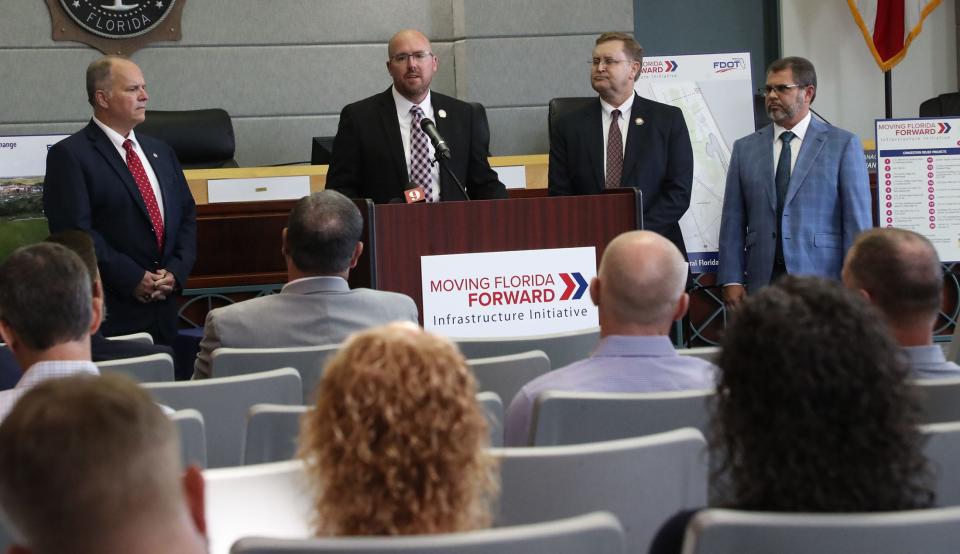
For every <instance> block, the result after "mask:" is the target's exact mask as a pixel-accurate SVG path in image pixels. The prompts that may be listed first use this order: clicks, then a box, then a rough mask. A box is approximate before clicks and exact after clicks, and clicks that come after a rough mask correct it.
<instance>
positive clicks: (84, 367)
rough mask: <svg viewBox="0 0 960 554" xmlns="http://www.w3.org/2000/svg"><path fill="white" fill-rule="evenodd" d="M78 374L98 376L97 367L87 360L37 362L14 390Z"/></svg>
mask: <svg viewBox="0 0 960 554" xmlns="http://www.w3.org/2000/svg"><path fill="white" fill-rule="evenodd" d="M79 374H89V375H100V370H99V369H97V366H96V365H95V364H94V363H93V362H91V361H88V360H56V361H46V362H37V363H35V364H33V365H32V366H30V369H29V370H27V371H26V372H25V373H24V374H23V377H21V378H20V380H19V381H17V386H16V387H15V388H18V389H22V388H26V387H32V386H34V385H37V384H38V383H42V382H43V381H47V380H49V379H57V378H60V377H70V376H73V375H79Z"/></svg>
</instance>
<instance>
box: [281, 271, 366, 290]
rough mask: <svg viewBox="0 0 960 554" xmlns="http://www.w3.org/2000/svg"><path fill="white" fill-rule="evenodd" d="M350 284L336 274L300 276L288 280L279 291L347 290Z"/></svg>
mask: <svg viewBox="0 0 960 554" xmlns="http://www.w3.org/2000/svg"><path fill="white" fill-rule="evenodd" d="M349 291H350V285H349V284H348V283H347V280H346V279H344V278H343V277H338V276H336V275H317V276H314V277H301V278H300V279H295V280H293V281H290V282H289V283H287V284H286V285H283V288H282V289H280V292H281V293H286V294H310V293H314V292H349Z"/></svg>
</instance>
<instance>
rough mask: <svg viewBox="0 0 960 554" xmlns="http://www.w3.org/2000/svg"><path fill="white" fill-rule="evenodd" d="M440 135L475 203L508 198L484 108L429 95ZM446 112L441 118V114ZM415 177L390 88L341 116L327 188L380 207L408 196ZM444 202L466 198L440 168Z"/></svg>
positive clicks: (455, 171) (449, 164) (345, 109)
mask: <svg viewBox="0 0 960 554" xmlns="http://www.w3.org/2000/svg"><path fill="white" fill-rule="evenodd" d="M430 101H431V103H432V105H433V112H434V113H435V114H438V115H437V117H435V118H434V122H435V123H436V124H437V130H438V131H439V132H440V136H442V137H443V138H444V140H446V142H447V145H449V146H450V153H451V158H450V159H449V160H447V161H446V162H445V163H446V164H448V166H449V167H450V170H451V171H453V173H454V174H456V176H457V178H458V179H460V182H461V183H462V184H463V186H464V187H466V189H467V193H468V194H469V195H470V199H471V200H483V199H490V198H506V197H507V192H506V188H505V187H504V186H503V183H501V182H500V180H499V179H498V178H497V173H496V172H495V171H494V170H493V169H491V168H490V162H489V160H487V158H488V157H489V156H490V129H489V127H488V126H487V121H486V118H485V117H483V115H482V113H481V112H480V110H476V109H474V108H473V106H471V105H470V104H468V103H466V102H463V101H462V100H458V99H456V98H452V97H450V96H446V95H444V94H440V93H437V92H432V91H431V93H430ZM440 110H443V111H444V112H446V114H447V115H446V117H440V116H439V111H440ZM409 182H410V174H409V171H408V169H407V162H406V159H405V157H404V152H403V139H402V138H401V136H400V122H399V121H397V105H396V103H395V102H394V101H393V93H392V91H391V89H387V90H386V91H384V92H381V93H380V94H375V95H373V96H371V97H369V98H365V99H363V100H360V101H359V102H355V103H353V104H349V105H348V106H346V107H345V108H343V111H342V112H341V113H340V123H339V126H338V127H337V136H336V138H334V140H333V158H332V160H331V162H330V171H329V172H328V173H327V184H326V187H327V188H329V189H333V190H336V191H339V192H341V193H343V194H345V195H346V196H349V197H351V198H370V199H372V200H373V201H374V202H376V203H377V204H383V203H387V202H390V201H391V200H394V201H395V200H398V199H402V198H403V190H404V187H405V186H406V184H407V183H409ZM440 200H465V199H464V197H463V192H461V191H460V188H459V187H457V184H456V183H454V182H453V179H451V178H450V176H449V175H447V173H446V172H445V171H443V170H442V169H441V170H440Z"/></svg>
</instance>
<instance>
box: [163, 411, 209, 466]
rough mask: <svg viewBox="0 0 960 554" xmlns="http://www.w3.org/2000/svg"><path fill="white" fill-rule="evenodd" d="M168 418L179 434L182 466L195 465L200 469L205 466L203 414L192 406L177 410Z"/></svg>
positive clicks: (205, 437)
mask: <svg viewBox="0 0 960 554" xmlns="http://www.w3.org/2000/svg"><path fill="white" fill-rule="evenodd" d="M170 419H171V420H172V421H173V423H174V425H175V426H176V427H177V433H178V434H179V435H180V456H181V459H182V460H183V467H187V466H190V465H195V466H197V467H199V468H200V469H206V467H207V435H206V431H205V430H204V425H203V414H201V413H200V412H198V411H197V410H194V409H192V408H190V409H186V410H177V411H176V412H173V413H172V414H170Z"/></svg>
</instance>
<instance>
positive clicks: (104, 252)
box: [43, 121, 197, 344]
mask: <svg viewBox="0 0 960 554" xmlns="http://www.w3.org/2000/svg"><path fill="white" fill-rule="evenodd" d="M136 136H137V140H138V141H139V143H140V147H141V149H142V150H143V152H144V154H146V157H147V160H148V161H149V162H150V165H151V166H152V167H153V171H154V173H156V175H157V180H158V181H159V183H160V193H161V195H162V196H163V210H164V247H163V251H162V252H161V251H159V249H158V248H157V243H156V239H155V237H154V234H153V231H152V230H151V223H150V217H149V215H148V214H147V208H146V206H145V205H144V202H143V197H142V196H141V195H140V190H139V189H138V188H137V184H136V182H135V181H134V180H133V176H132V175H131V174H130V170H129V169H127V164H126V161H125V160H124V159H123V158H122V157H121V156H120V153H119V152H117V150H116V148H114V146H113V144H112V143H111V142H110V140H109V139H108V138H107V135H106V134H104V132H103V131H102V130H100V127H98V126H97V125H96V124H95V123H94V122H93V121H91V122H90V123H89V124H88V125H87V126H86V127H85V128H84V129H82V130H80V131H79V132H77V133H75V134H73V135H71V136H70V137H68V138H66V139H64V140H62V141H60V142H58V143H57V144H55V145H54V146H53V147H52V148H50V151H49V152H48V153H47V174H46V177H45V179H44V187H43V210H44V212H45V213H46V216H47V220H48V223H49V226H50V232H52V233H55V232H57V231H62V230H65V229H80V230H83V231H87V232H88V233H90V236H91V237H92V238H93V242H94V245H95V247H96V250H97V264H98V265H99V267H100V277H101V279H102V280H103V285H104V291H105V293H106V301H107V319H106V320H105V321H104V322H103V325H102V327H101V329H102V330H103V332H104V333H105V334H108V335H123V334H128V333H135V332H140V331H148V332H150V333H151V334H153V335H154V338H155V340H157V342H160V343H163V344H173V338H174V337H175V336H176V324H177V321H176V318H177V304H176V299H175V295H169V296H168V297H167V299H166V300H165V301H161V302H153V303H150V304H141V303H140V302H138V301H137V300H136V299H135V298H134V297H133V292H134V290H135V289H136V287H137V284H138V283H139V282H140V280H141V279H142V278H143V273H144V271H147V270H149V271H155V270H157V269H160V268H165V269H167V270H168V271H170V272H172V273H173V274H174V276H175V277H176V279H177V286H178V287H182V286H183V285H184V284H186V282H187V277H189V275H190V270H191V269H192V268H193V262H194V260H195V258H196V250H197V245H196V235H197V233H196V210H195V206H194V202H193V195H192V194H191V193H190V189H189V187H188V186H187V181H186V179H185V178H184V176H183V170H182V169H181V167H180V163H179V162H178V161H177V157H176V155H175V154H174V152H173V150H172V149H171V148H170V147H169V146H167V145H166V144H165V143H163V142H162V141H159V140H156V139H153V138H150V137H148V136H144V135H139V134H138V135H136Z"/></svg>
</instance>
